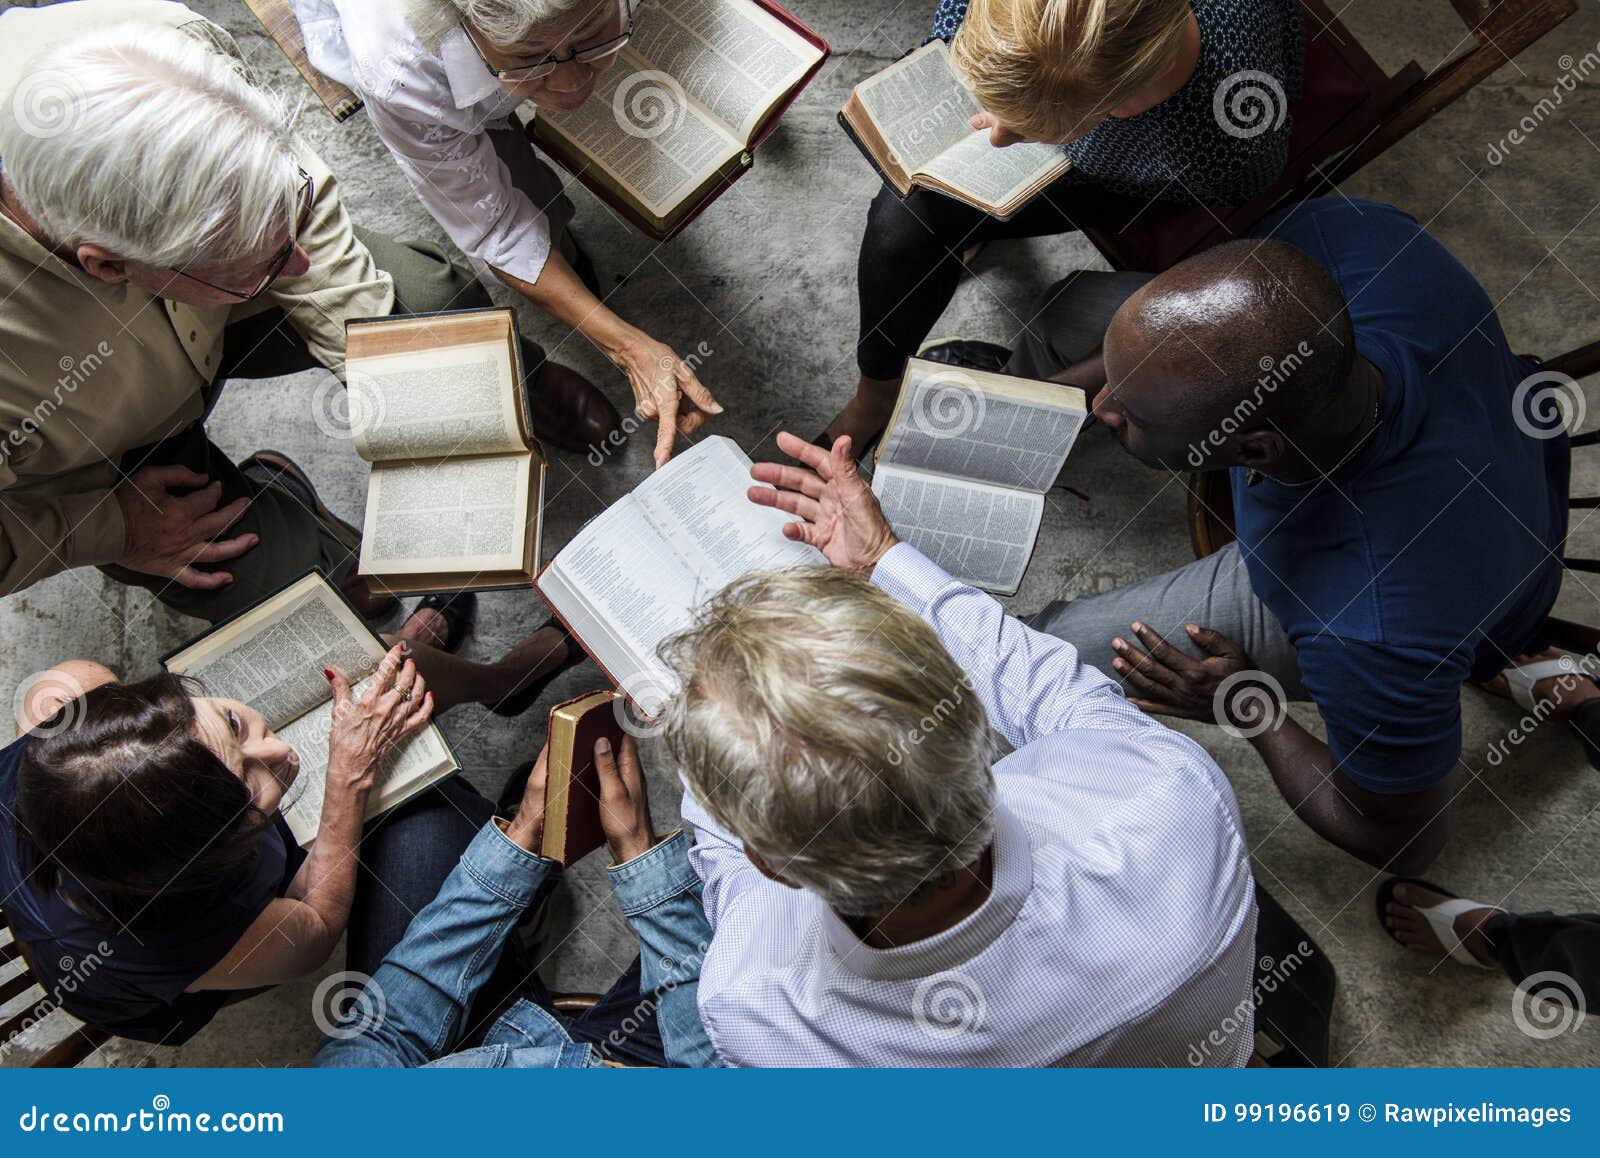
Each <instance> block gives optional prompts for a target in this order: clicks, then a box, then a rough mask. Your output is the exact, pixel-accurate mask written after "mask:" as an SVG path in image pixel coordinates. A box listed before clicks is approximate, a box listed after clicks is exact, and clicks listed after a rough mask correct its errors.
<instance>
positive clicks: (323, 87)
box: [244, 0, 361, 121]
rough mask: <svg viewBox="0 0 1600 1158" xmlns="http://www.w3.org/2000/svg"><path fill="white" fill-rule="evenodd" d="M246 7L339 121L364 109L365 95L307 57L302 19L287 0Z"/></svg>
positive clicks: (261, 0) (252, 1) (248, 0)
mask: <svg viewBox="0 0 1600 1158" xmlns="http://www.w3.org/2000/svg"><path fill="white" fill-rule="evenodd" d="M244 2H245V6H246V7H247V8H249V9H250V11H251V12H252V13H254V14H255V18H256V19H257V20H259V21H261V27H262V28H264V29H265V30H266V33H267V35H268V36H270V37H272V40H273V43H275V44H276V45H277V46H278V47H279V48H281V49H282V50H283V55H285V56H287V57H288V58H289V63H290V64H292V65H294V67H295V69H296V71H298V72H299V73H300V75H301V76H302V77H304V78H305V82H306V83H307V84H308V85H310V86H311V91H312V92H314V93H316V94H317V99H318V100H320V101H321V102H322V105H323V107H324V108H326V109H327V110H328V112H330V113H332V114H333V119H334V120H336V121H347V120H349V119H350V118H351V117H353V116H355V115H356V113H358V112H360V111H361V98H360V97H358V96H356V94H355V93H353V92H351V91H350V90H349V89H347V88H345V86H344V85H342V84H340V83H339V82H338V81H336V80H334V79H332V78H331V77H328V76H325V75H324V74H322V73H320V72H318V71H317V70H316V68H315V67H313V66H312V64H311V61H310V59H309V58H308V57H307V56H306V42H305V38H304V37H302V36H301V35H300V21H299V20H297V19H296V18H295V14H294V10H293V9H291V8H290V7H289V5H288V3H287V2H286V0H244Z"/></svg>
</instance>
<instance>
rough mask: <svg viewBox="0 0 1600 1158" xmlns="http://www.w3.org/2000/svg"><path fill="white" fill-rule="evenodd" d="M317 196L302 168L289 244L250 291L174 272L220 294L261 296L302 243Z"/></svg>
mask: <svg viewBox="0 0 1600 1158" xmlns="http://www.w3.org/2000/svg"><path fill="white" fill-rule="evenodd" d="M316 198H317V186H316V183H315V182H314V181H312V180H311V174H310V173H307V172H306V171H305V170H304V169H301V170H300V193H299V200H298V205H299V209H298V210H297V212H296V214H295V222H294V232H293V233H292V234H290V236H289V244H288V245H286V246H284V247H283V248H282V249H281V250H279V251H278V252H277V253H276V254H274V255H273V257H272V263H271V264H270V265H269V266H267V271H268V272H267V275H266V276H265V277H263V278H262V279H261V281H260V283H259V284H257V286H256V288H255V289H253V290H251V291H250V292H249V293H241V292H240V291H239V290H236V289H229V288H228V287H227V286H220V285H217V284H215V283H214V282H209V281H206V280H205V279H204V278H198V277H195V275H194V274H192V273H190V272H189V271H188V270H186V269H181V268H176V267H175V268H174V272H176V273H181V274H182V275H183V276H184V277H186V278H188V279H189V280H190V281H192V282H195V283H196V284H198V285H203V286H205V287H206V288H207V289H212V290H216V291H217V292H218V293H219V294H227V295H228V296H229V297H230V298H235V299H237V300H239V301H241V302H247V301H250V300H251V299H252V298H258V297H260V296H261V295H262V294H264V293H266V292H267V287H268V286H270V285H271V284H272V283H273V282H275V281H277V280H278V275H280V274H281V273H283V271H284V268H285V267H286V266H287V265H288V264H289V261H290V259H291V258H293V257H294V250H295V246H297V245H299V244H300V238H301V237H302V236H303V235H304V234H305V231H306V227H307V226H309V225H310V224H311V209H312V206H313V205H314V204H315V202H316Z"/></svg>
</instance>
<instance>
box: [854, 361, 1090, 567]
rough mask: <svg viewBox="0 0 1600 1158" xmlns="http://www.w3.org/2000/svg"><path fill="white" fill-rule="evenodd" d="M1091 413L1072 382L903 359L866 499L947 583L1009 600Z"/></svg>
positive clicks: (1080, 392)
mask: <svg viewBox="0 0 1600 1158" xmlns="http://www.w3.org/2000/svg"><path fill="white" fill-rule="evenodd" d="M1087 417H1088V408H1087V406H1086V404H1085V399H1084V394H1083V391H1082V390H1079V389H1078V388H1077V387H1076V386H1062V385H1059V384H1057V383H1054V382H1035V381H1033V380H1031V379H1028V378H1014V377H1011V376H1009V375H1006V374H987V373H984V372H983V371H980V370H968V369H964V368H958V367H955V366H945V365H941V364H939V363H937V362H928V361H924V360H923V359H921V358H911V359H909V360H908V361H907V362H906V370H905V376H904V378H902V379H901V383H900V398H899V401H897V402H896V403H895V409H894V415H893V416H892V417H891V418H890V419H889V426H888V429H887V430H886V431H885V433H884V436H883V444H882V446H880V448H879V450H878V454H877V457H876V458H875V459H874V462H875V467H874V470H873V475H872V490H873V493H875V494H876V495H877V496H878V502H879V503H881V504H882V505H883V513H884V517H885V518H887V519H888V520H889V525H890V526H891V527H893V528H894V532H895V534H897V535H899V536H900V538H902V539H904V540H905V541H906V542H908V543H910V544H911V545H912V546H914V547H916V548H917V550H919V551H921V552H922V553H923V554H924V555H926V556H928V558H930V559H932V560H933V561H934V562H935V563H937V564H939V566H941V567H943V568H944V569H945V570H946V571H948V572H949V573H950V574H951V575H952V576H954V577H955V578H957V579H960V580H961V581H962V582H964V583H970V584H972V585H973V586H975V587H982V588H983V589H984V590H986V591H993V592H996V593H997V594H1001V595H1015V594H1016V592H1017V588H1018V587H1020V586H1021V585H1022V576H1023V572H1025V571H1026V570H1027V569H1028V559H1029V558H1030V557H1031V556H1032V555H1033V545H1034V541H1035V540H1036V539H1037V538H1038V536H1039V522H1040V520H1041V519H1042V518H1043V517H1044V496H1045V492H1046V491H1048V490H1049V489H1050V487H1051V486H1052V485H1053V484H1054V483H1055V480H1056V475H1058V474H1060V473H1061V465H1062V463H1064V462H1065V461H1066V459H1067V452H1068V451H1070V450H1071V449H1072V443H1073V440H1074V439H1076V438H1077V437H1078V431H1079V430H1080V429H1082V427H1083V423H1084V420H1085V419H1086V418H1087Z"/></svg>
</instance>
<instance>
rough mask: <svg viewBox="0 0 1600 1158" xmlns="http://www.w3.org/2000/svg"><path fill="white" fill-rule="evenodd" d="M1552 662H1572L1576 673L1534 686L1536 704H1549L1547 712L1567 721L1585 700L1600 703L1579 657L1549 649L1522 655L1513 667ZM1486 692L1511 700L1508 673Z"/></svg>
mask: <svg viewBox="0 0 1600 1158" xmlns="http://www.w3.org/2000/svg"><path fill="white" fill-rule="evenodd" d="M1548 659H1558V660H1559V659H1567V660H1570V661H1571V664H1572V670H1571V671H1570V672H1567V673H1565V674H1563V675H1553V676H1547V677H1546V678H1544V679H1542V680H1539V681H1538V682H1536V683H1535V684H1534V685H1533V702H1534V703H1535V704H1547V705H1548V707H1547V708H1546V709H1545V711H1546V712H1547V713H1548V714H1549V715H1550V716H1553V717H1554V718H1556V719H1558V720H1559V719H1565V718H1566V717H1567V716H1569V715H1571V714H1572V710H1573V709H1574V708H1576V707H1577V706H1578V705H1579V704H1581V703H1583V702H1584V701H1585V700H1593V699H1600V687H1596V686H1595V683H1594V681H1593V680H1592V679H1590V678H1589V677H1588V676H1587V675H1586V674H1584V671H1583V668H1582V667H1581V666H1579V663H1578V660H1577V659H1576V658H1575V657H1572V656H1570V655H1568V653H1566V652H1564V651H1562V650H1561V649H1560V648H1555V647H1547V648H1545V649H1544V650H1543V651H1541V652H1539V653H1538V654H1537V655H1519V656H1517V657H1516V658H1514V659H1513V660H1512V661H1511V666H1512V667H1527V666H1528V665H1529V664H1532V663H1540V662H1542V661H1544V660H1548ZM1478 686H1479V687H1481V688H1482V689H1483V690H1484V691H1486V692H1489V693H1491V694H1493V695H1497V696H1503V697H1504V698H1505V699H1508V700H1509V699H1510V698H1511V689H1510V688H1509V687H1508V686H1507V685H1506V677H1505V674H1504V673H1501V674H1500V675H1497V676H1495V677H1494V678H1493V679H1492V680H1487V681H1485V682H1484V683H1482V684H1479V685H1478Z"/></svg>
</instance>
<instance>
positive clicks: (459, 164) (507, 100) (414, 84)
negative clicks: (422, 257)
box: [290, 0, 550, 282]
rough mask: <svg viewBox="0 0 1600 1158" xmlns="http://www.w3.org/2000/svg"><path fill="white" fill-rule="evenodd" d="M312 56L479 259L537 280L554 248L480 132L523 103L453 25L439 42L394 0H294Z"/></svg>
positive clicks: (502, 122) (545, 226) (538, 214)
mask: <svg viewBox="0 0 1600 1158" xmlns="http://www.w3.org/2000/svg"><path fill="white" fill-rule="evenodd" d="M290 7H292V8H293V9H294V12H295V15H296V16H297V17H298V18H299V20H300V30H301V32H302V33H303V34H304V36H305V41H306V54H307V55H308V56H309V57H310V59H311V63H312V64H313V65H315V66H316V68H317V69H318V70H319V71H321V72H323V73H326V74H327V75H328V76H330V77H332V78H333V79H334V80H337V81H338V82H339V83H341V84H343V85H345V86H346V87H347V88H350V89H352V90H354V91H355V92H356V93H357V94H359V95H360V97H361V99H362V100H363V101H364V102H365V103H366V108H367V116H368V118H369V119H370V120H371V121H372V125H373V127H374V128H375V129H377V131H378V136H379V137H380V138H381V139H382V141H383V143H384V144H385V145H387V146H388V148H389V152H390V153H391V154H393V155H394V159H395V162H396V163H397V164H398V165H399V166H400V170H401V172H403V173H404V174H405V175H406V177H407V179H408V180H410V182H411V185H412V187H413V188H414V189H415V190H416V191H417V196H418V197H419V198H421V199H422V203H423V205H425V206H426V207H427V209H428V212H429V213H431V214H433V217H434V220H436V221H437V222H438V223H439V224H440V225H441V226H442V227H443V228H444V231H445V232H446V233H448V234H449V235H450V240H452V241H454V242H455V243H456V245H457V246H459V247H460V248H461V251H462V252H463V253H465V254H466V255H467V256H468V257H469V258H472V259H474V260H475V261H481V262H484V263H485V264H487V265H490V266H492V267H494V268H495V269H497V270H502V271H504V272H505V273H508V274H510V275H512V276H513V277H516V278H520V279H521V280H523V281H526V282H533V281H537V280H538V278H539V273H540V271H541V270H543V269H544V263H545V260H546V258H548V257H549V254H550V225H549V222H548V221H547V220H546V218H545V215H544V213H543V211H542V210H540V209H539V207H538V206H536V205H535V204H534V203H533V201H532V199H531V198H529V197H528V195H527V194H526V193H523V192H522V191H521V190H520V189H518V188H517V187H516V186H515V185H513V184H512V183H511V174H510V172H509V171H508V170H507V169H506V166H505V163H504V162H503V161H501V160H500V158H499V156H498V155H497V154H496V153H495V151H494V145H493V144H492V143H491V141H490V140H489V136H488V134H487V133H486V132H485V131H484V130H485V129H488V128H503V127H506V126H507V124H508V123H509V122H508V118H509V117H510V115H511V112H512V110H514V109H515V108H516V107H517V105H518V104H520V103H521V102H520V101H519V100H518V99H517V98H516V97H514V96H512V95H511V94H510V93H508V92H506V90H505V89H504V88H503V87H502V86H501V84H500V82H499V81H498V80H496V79H495V77H494V75H493V74H492V73H491V72H490V71H489V69H488V68H487V67H486V66H485V65H484V63H483V60H482V59H481V58H480V57H479V56H478V54H477V52H476V51H475V50H474V49H473V47H472V44H471V43H470V42H469V41H468V40H467V34H466V32H465V31H463V30H462V29H461V28H460V27H459V26H458V27H456V28H453V29H451V30H450V32H449V33H448V34H447V35H446V36H445V38H444V40H443V41H442V42H441V44H440V45H439V48H438V49H437V51H435V50H432V49H429V48H427V47H425V46H424V45H423V43H422V42H421V40H419V39H418V37H417V35H416V33H415V32H413V31H412V29H411V27H410V25H409V24H407V23H406V20H405V17H404V16H403V15H402V14H401V8H402V6H401V5H399V4H396V3H395V2H394V0H290Z"/></svg>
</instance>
